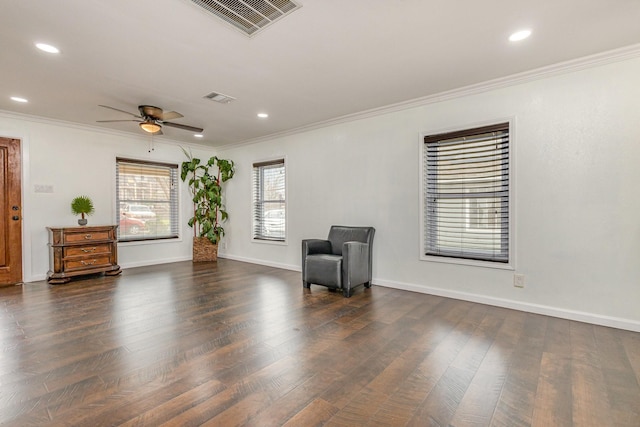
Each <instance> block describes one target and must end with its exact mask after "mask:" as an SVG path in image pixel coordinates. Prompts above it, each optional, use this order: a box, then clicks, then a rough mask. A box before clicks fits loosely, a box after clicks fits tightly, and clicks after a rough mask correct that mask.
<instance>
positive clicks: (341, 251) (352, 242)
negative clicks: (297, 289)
mask: <svg viewBox="0 0 640 427" xmlns="http://www.w3.org/2000/svg"><path fill="white" fill-rule="evenodd" d="M375 232H376V230H375V228H373V227H346V226H342V225H333V226H331V230H330V231H329V237H328V238H327V240H320V239H306V240H303V241H302V286H303V287H305V288H310V287H311V284H316V285H323V286H327V287H329V288H333V289H342V294H343V295H344V296H345V297H347V298H349V297H350V296H351V294H352V290H353V288H355V287H356V286H358V285H364V286H365V288H370V287H371V264H372V263H371V259H372V256H371V255H372V249H373V235H374V234H375Z"/></svg>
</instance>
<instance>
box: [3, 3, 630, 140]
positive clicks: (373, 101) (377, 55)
mask: <svg viewBox="0 0 640 427" xmlns="http://www.w3.org/2000/svg"><path fill="white" fill-rule="evenodd" d="M299 3H301V4H302V8H301V9H299V10H297V11H295V12H293V13H292V14H291V15H290V16H287V17H285V18H283V19H282V20H280V21H278V22H276V23H275V24H273V25H272V26H271V27H269V28H267V29H265V30H263V31H262V32H260V33H258V34H257V35H255V36H253V37H251V38H250V37H248V36H246V35H244V34H243V33H241V32H240V31H238V30H237V29H235V28H232V27H231V26H229V25H228V24H226V23H223V22H222V21H220V20H219V19H218V18H215V17H213V16H211V15H209V14H207V13H205V12H204V11H202V9H200V8H199V7H197V6H195V5H194V4H193V3H192V2H191V1H189V0H135V1H131V0H64V1H37V0H19V1H16V0H0V46H1V48H0V59H1V64H2V74H1V78H0V110H6V111H11V112H18V113H23V114H28V115H35V116H42V117H47V118H53V119H60V120H65V121H70V122H77V123H82V124H89V125H92V126H103V127H105V128H109V129H116V130H121V131H130V132H134V133H138V134H141V133H142V130H140V129H139V128H138V126H137V124H136V123H133V122H127V123H104V124H102V123H101V124H99V123H96V120H109V119H127V118H130V117H127V116H126V115H124V114H121V113H118V112H116V111H112V110H107V109H104V108H100V107H98V105H99V104H106V105H110V106H112V107H115V108H118V109H122V110H126V111H131V112H132V113H137V106H138V105H140V104H148V105H155V106H158V107H161V108H164V109H165V110H167V111H168V110H175V111H178V112H180V113H182V114H183V115H184V118H182V119H176V120H173V121H174V122H176V123H182V124H187V125H192V126H196V127H203V128H204V129H205V131H204V134H205V138H204V139H203V140H196V139H194V138H193V136H192V134H191V133H190V132H187V131H184V130H179V129H172V128H167V127H165V128H164V129H163V130H164V133H165V136H164V137H166V138H170V139H173V140H180V141H186V142H193V143H200V144H202V143H205V144H207V145H211V146H222V145H227V144H233V143H240V142H244V141H248V140H253V139H256V138H260V137H264V136H266V135H271V134H276V133H280V132H285V131H287V130H291V129H295V128H300V127H303V126H308V125H312V124H314V123H318V122H323V121H327V120H331V119H335V118H338V117H342V116H345V115H349V114H354V113H358V112H362V111H366V110H370V109H375V108H379V107H383V106H386V105H390V104H394V103H398V102H403V101H406V100H410V99H415V98H420V97H425V96H429V95H433V94H437V93H441V92H444V91H448V90H452V89H456V88H460V87H464V86H467V85H471V84H476V83H480V82H484V81H488V80H492V79H496V78H500V77H504V76H508V75H512V74H515V73H520V72H524V71H527V70H532V69H536V68H539V67H543V66H547V65H550V64H555V63H558V62H563V61H567V60H571V59H575V58H580V57H584V56H587V55H591V54H596V53H600V52H604V51H608V50H612V49H616V48H620V47H625V46H630V45H635V44H637V43H639V42H640V1H638V0H535V1H534V0H530V1H526V2H525V1H514V0H485V1H473V0H299ZM522 28H530V29H532V30H533V35H532V36H531V37H530V38H529V39H527V40H525V41H522V42H520V43H517V44H514V43H511V42H509V41H508V40H507V38H508V36H509V35H510V34H511V33H512V32H514V31H516V30H518V29H522ZM34 42H46V43H50V44H53V45H56V46H57V47H59V48H60V49H61V50H62V52H61V54H59V55H51V54H46V53H43V52H41V51H38V50H37V49H35V48H34ZM210 92H220V93H223V94H226V95H230V96H233V97H235V98H237V100H236V101H234V102H233V103H231V104H227V105H223V104H218V103H215V102H212V101H210V100H207V99H203V96H204V95H206V94H208V93H210ZM11 96H22V97H25V98H28V99H29V103H27V104H18V103H15V102H13V101H11V100H10V99H9V98H10V97H11ZM258 112H267V113H269V114H270V117H269V118H268V119H266V120H265V119H258V118H257V117H256V114H257V113H258ZM159 138H163V137H159Z"/></svg>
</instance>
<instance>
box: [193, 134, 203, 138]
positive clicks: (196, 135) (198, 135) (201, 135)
mask: <svg viewBox="0 0 640 427" xmlns="http://www.w3.org/2000/svg"><path fill="white" fill-rule="evenodd" d="M193 136H195V137H196V138H204V135H203V134H201V133H196V134H195V135H193Z"/></svg>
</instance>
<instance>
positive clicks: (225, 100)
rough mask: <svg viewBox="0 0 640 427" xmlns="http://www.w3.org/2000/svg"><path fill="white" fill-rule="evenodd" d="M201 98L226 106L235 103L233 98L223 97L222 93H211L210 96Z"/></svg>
mask: <svg viewBox="0 0 640 427" xmlns="http://www.w3.org/2000/svg"><path fill="white" fill-rule="evenodd" d="M203 98H206V99H210V100H212V101H216V102H219V103H221V104H228V103H230V102H231V101H235V98H234V97H233V96H229V95H224V94H222V93H217V92H211V93H210V94H208V95H205V96H203Z"/></svg>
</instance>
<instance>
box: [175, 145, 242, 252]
mask: <svg viewBox="0 0 640 427" xmlns="http://www.w3.org/2000/svg"><path fill="white" fill-rule="evenodd" d="M182 151H183V152H184V154H185V156H186V157H187V161H185V162H182V171H181V174H180V178H181V179H182V181H183V182H187V183H188V185H189V191H190V192H191V196H192V197H193V217H191V218H190V219H189V227H193V262H201V261H215V260H217V259H218V242H219V241H220V239H221V238H222V236H223V235H224V228H222V226H221V225H220V223H221V222H223V221H226V220H227V218H228V217H229V215H228V214H227V211H226V210H225V209H224V206H223V204H222V183H224V182H226V181H228V180H230V179H231V178H233V174H234V173H235V169H234V164H233V161H232V160H224V159H219V158H217V157H216V156H213V157H211V158H210V159H209V160H208V161H207V163H201V162H200V159H197V158H195V157H193V155H192V154H191V152H187V151H186V150H185V149H184V148H183V149H182Z"/></svg>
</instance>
